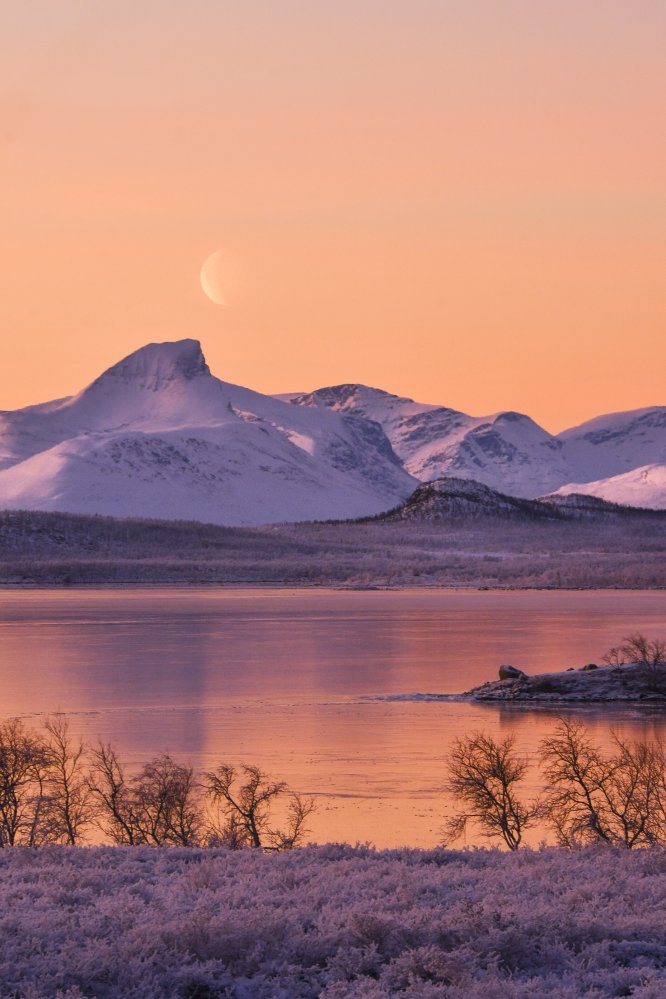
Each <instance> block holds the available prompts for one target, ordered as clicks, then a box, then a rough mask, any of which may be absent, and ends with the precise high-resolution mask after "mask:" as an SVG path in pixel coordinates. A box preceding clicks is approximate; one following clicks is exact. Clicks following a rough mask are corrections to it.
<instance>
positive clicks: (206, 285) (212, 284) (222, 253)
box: [199, 250, 232, 307]
mask: <svg viewBox="0 0 666 999" xmlns="http://www.w3.org/2000/svg"><path fill="white" fill-rule="evenodd" d="M199 280H200V281H201V287H202V288H203V291H204V294H205V295H207V296H208V298H210V300H211V302H215V304H216V305H225V306H227V307H228V306H229V302H228V301H227V298H226V295H227V294H228V291H226V289H227V288H228V287H229V285H230V284H231V283H232V266H231V261H230V260H229V254H228V253H227V251H226V250H216V251H215V253H211V255H210V256H209V257H206V259H205V260H204V262H203V264H202V266H201V273H200V274H199Z"/></svg>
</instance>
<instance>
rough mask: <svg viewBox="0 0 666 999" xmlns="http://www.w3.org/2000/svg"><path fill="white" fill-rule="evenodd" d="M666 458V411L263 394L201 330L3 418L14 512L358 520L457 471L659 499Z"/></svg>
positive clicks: (370, 394)
mask: <svg viewBox="0 0 666 999" xmlns="http://www.w3.org/2000/svg"><path fill="white" fill-rule="evenodd" d="M662 467H663V468H664V469H666V407H651V408H650V407H648V408H643V409H640V410H635V411H627V412H619V413H612V414H606V415H605V416H600V417H596V418H595V419H594V420H591V421H587V423H583V424H581V425H579V426H578V427H574V428H571V429H570V430H567V431H564V432H562V433H561V434H558V435H553V434H549V433H548V432H547V431H546V430H544V429H543V428H542V427H540V426H539V425H538V424H537V423H536V422H535V421H534V420H532V419H531V417H529V416H528V415H526V414H522V413H518V412H515V411H512V410H506V411H502V412H499V413H494V414H490V415H489V416H480V417H476V416H470V415H468V414H465V413H462V412H460V411H458V410H455V409H451V408H449V407H446V406H441V405H433V404H429V403H419V402H417V401H415V400H413V399H408V398H406V397H402V396H397V395H393V394H391V393H389V392H386V391H384V390H382V389H376V388H372V387H370V386H365V385H359V384H355V383H343V384H341V385H338V386H328V387H324V388H321V389H318V390H316V391H315V392H310V393H286V394H283V395H280V396H272V395H264V394H262V393H259V392H255V391H253V390H252V389H249V388H244V387H243V386H238V385H234V384H232V383H229V382H225V381H222V380H221V379H219V378H217V377H216V376H215V375H213V374H212V372H211V370H210V368H209V366H208V364H207V362H206V358H205V356H204V354H203V351H202V349H201V344H200V342H199V341H198V340H195V339H192V338H186V339H183V340H179V341H172V342H166V343H151V344H147V345H145V346H143V347H140V348H139V349H138V350H136V351H134V352H133V353H131V354H129V355H128V356H127V357H124V358H122V359H121V360H120V361H118V362H117V363H116V364H114V365H112V366H111V367H110V368H108V369H107V370H106V371H104V372H102V374H100V375H99V377H97V378H96V379H94V380H93V381H92V382H91V383H90V384H89V385H88V386H86V387H85V388H83V389H82V390H81V391H80V392H78V393H76V394H75V395H72V396H68V397H63V398H61V399H56V400H52V401H50V402H46V403H42V404H37V405H34V406H28V407H25V408H24V409H20V410H15V411H3V412H0V507H3V506H4V507H6V508H8V509H18V508H28V509H42V510H59V511H70V512H73V513H81V514H95V513H100V514H107V515H112V516H121V517H122V516H140V517H141V516H143V517H152V516H159V517H165V518H167V519H180V518H184V519H192V518H194V519H197V520H201V521H209V522H211V523H218V524H227V525H238V526H243V525H248V526H249V525H254V524H262V523H270V522H279V521H285V522H287V521H291V522H295V521H301V520H305V519H312V520H326V519H353V518H358V517H364V516H374V515H375V514H378V513H382V512H384V511H387V510H390V509H392V508H395V507H396V506H399V505H400V504H401V503H403V501H405V500H407V499H408V497H410V496H411V494H412V493H413V492H414V489H415V488H416V487H417V486H418V484H419V483H420V482H432V481H438V480H441V479H443V478H448V479H450V480H451V479H455V480H466V481H474V482H478V483H480V484H481V485H484V486H486V487H488V488H490V489H493V490H496V491H497V492H499V493H502V494H504V495H506V496H513V497H517V498H520V499H526V500H534V499H536V498H537V497H544V496H553V495H555V494H559V495H564V494H568V493H572V492H575V493H578V494H586V493H589V494H592V495H596V496H599V497H601V498H602V499H606V500H609V501H611V502H613V501H615V500H617V499H620V500H621V501H629V502H630V503H631V504H633V505H636V506H653V507H656V508H658V507H661V506H666V474H662V472H661V471H660V469H661V468H662ZM645 469H649V470H650V469H651V471H648V472H646V471H645ZM634 473H635V474H634ZM627 474H629V476H630V481H629V480H626V479H623V478H622V476H626V475H627ZM632 476H633V478H632Z"/></svg>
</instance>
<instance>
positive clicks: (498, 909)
mask: <svg viewBox="0 0 666 999" xmlns="http://www.w3.org/2000/svg"><path fill="white" fill-rule="evenodd" d="M0 890H1V891H2V898H3V907H2V914H1V916H0V994H1V995H2V996H3V997H5V996H10V995H11V996H21V997H23V999H46V997H49V999H53V997H54V996H56V995H57V996H59V997H61V999H80V997H81V996H90V997H92V996H95V997H97V999H110V997H114V999H115V997H118V996H122V997H125V996H127V997H129V996H132V997H137V999H138V997H141V999H158V997H159V999H166V997H169V999H171V997H173V999H175V997H185V999H211V997H213V996H215V997H225V999H231V997H236V999H260V997H261V999H300V997H302V999H306V997H308V999H314V997H319V996H321V997H323V999H384V997H389V996H391V997H392V996H403V997H410V999H411V997H421V999H499V997H502V999H545V997H554V999H555V997H557V999H581V997H599V999H600V997H602V996H604V997H605V996H611V995H631V996H633V997H634V999H658V997H659V996H663V995H664V994H666V941H665V940H664V934H663V918H662V911H663V899H664V896H665V894H666V850H664V849H660V848H653V849H649V850H640V851H633V852H631V851H618V850H613V849H610V848H607V849H600V848H595V849H592V848H590V849H586V850H583V851H580V852H571V851H568V850H566V851H565V850H558V849H545V850H542V851H537V852H532V851H528V850H525V851H521V852H518V853H517V854H512V855H508V854H506V853H500V852H499V851H494V850H475V851H471V852H455V851H444V850H437V851H428V852H426V851H418V850H407V849H405V850H401V851H391V852H384V853H376V852H374V851H372V850H370V849H367V848H353V847H350V846H335V845H329V846H322V847H311V848H306V849H303V850H299V851H294V852H292V853H285V854H279V855H264V854H261V853H259V852H254V851H244V852H239V853H232V852H224V851H204V850H175V849H171V850H168V849H167V850H164V849H162V850H159V849H153V850H151V849H149V848H113V847H95V848H89V849H82V848H65V847H54V848H50V849H48V848H45V849H41V850H37V851H31V850H24V849H14V850H3V851H1V852H0Z"/></svg>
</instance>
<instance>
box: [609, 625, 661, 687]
mask: <svg viewBox="0 0 666 999" xmlns="http://www.w3.org/2000/svg"><path fill="white" fill-rule="evenodd" d="M602 662H605V663H607V664H608V665H609V666H626V665H628V664H631V665H634V666H642V667H643V669H644V670H645V674H646V676H647V679H648V681H649V683H650V686H651V688H652V689H653V690H655V691H656V692H658V693H664V692H665V690H666V641H663V640H662V639H660V638H651V639H649V638H646V637H645V635H642V634H641V633H640V632H634V633H633V634H631V635H627V636H625V638H623V639H622V644H621V645H614V646H613V648H611V649H609V650H608V652H607V653H606V654H605V655H604V656H603V657H602Z"/></svg>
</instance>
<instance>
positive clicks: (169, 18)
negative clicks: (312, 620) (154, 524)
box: [0, 0, 666, 430]
mask: <svg viewBox="0 0 666 999" xmlns="http://www.w3.org/2000/svg"><path fill="white" fill-rule="evenodd" d="M6 6H7V8H8V9H7V11H6V12H5V14H4V15H3V31H2V34H1V36H0V62H1V64H2V66H3V81H4V86H3V91H2V93H1V94H0V144H1V150H2V157H1V162H2V185H1V186H0V218H1V219H2V225H1V226H0V265H1V266H0V316H1V330H2V337H1V341H0V408H7V409H9V408H14V407H17V406H22V405H26V404H28V403H32V402H38V401H43V400H45V399H47V398H51V397H54V396H58V395H63V394H67V393H69V392H72V391H76V390H78V389H79V388H80V387H82V386H83V385H84V384H86V383H87V382H89V381H90V380H91V379H92V378H94V377H95V376H96V375H97V374H98V373H99V372H100V371H101V370H102V369H103V368H105V367H107V366H108V365H109V364H111V363H113V362H114V361H116V360H118V359H119V358H120V357H121V356H122V355H123V354H125V353H127V352H129V351H131V350H133V349H135V348H136V347H138V346H140V345H141V344H143V343H145V342H147V341H150V340H166V339H173V338H178V337H183V336H195V337H198V338H199V339H201V340H202V342H203V346H204V350H205V352H206V355H207V357H208V360H209V363H210V365H211V368H212V370H213V371H214V372H215V374H217V375H219V376H220V377H222V378H224V379H227V380H229V381H234V382H238V383H241V384H245V385H249V386H251V387H253V388H256V389H259V390H261V391H268V392H279V391H288V390H309V389H313V388H316V387H319V386H322V385H326V384H335V383H338V382H343V381H361V382H364V383H366V384H370V385H377V386H379V387H382V388H386V389H389V390H391V391H395V392H399V393H401V394H406V395H411V396H412V397H415V398H417V399H419V400H421V401H426V402H441V403H443V404H446V405H450V406H454V407H456V408H460V409H463V410H465V411H467V412H472V413H476V414H480V413H488V412H492V411H494V410H497V409H501V408H511V409H518V410H520V411H523V412H528V413H530V415H532V416H533V417H534V418H536V419H537V420H538V421H539V422H541V423H543V424H544V425H545V426H546V427H547V428H548V429H551V430H558V429H562V428H563V427H565V426H567V425H571V424H574V423H576V422H579V421H581V420H583V419H586V418H588V417H591V416H593V415H595V414H597V413H600V412H604V411H609V410H614V409H628V408H633V407H638V406H644V405H652V404H659V403H661V404H664V403H666V392H665V390H664V371H666V335H665V327H666V323H665V319H666V308H665V305H664V301H665V295H664V286H665V281H664V276H665V264H666V253H665V252H664V251H665V248H666V245H665V244H666V235H665V233H666V129H665V128H664V94H665V93H666V60H664V58H663V52H664V45H665V43H666V5H665V4H664V3H663V0H641V2H640V3H639V4H636V3H632V2H629V0H622V2H620V0H604V3H597V2H593V0H558V2H557V3H553V2H552V0H503V2H502V3H497V2H496V0H457V2H453V0H410V2H409V3H405V2H404V0H383V2H379V0H376V2H370V0H336V2H335V3H326V4H324V3H319V2H312V0H301V2H295V0H280V2H277V0H263V2H260V0H243V2H237V3H232V2H228V3H227V2H223V0H188V2H187V3H185V2H184V0H142V2H139V3H137V2H136V0H131V2H130V0H114V2H113V3H100V2H91V0H58V2H57V3H54V2H53V0H30V2H27V0H26V2H24V3H21V4H15V5H11V6H10V5H6ZM218 247H227V248H228V250H229V253H230V254H231V255H232V256H233V258H234V259H235V261H236V265H237V268H238V271H239V284H238V288H237V290H236V292H235V293H234V295H233V296H232V299H231V305H230V307H229V308H227V309H225V308H224V307H220V306H217V305H214V304H213V303H212V302H210V301H209V300H208V299H206V297H205V296H204V295H203V293H202V291H201V288H200V285H199V268H200V266H201V263H202V262H203V260H204V258H205V257H206V256H207V255H208V254H209V253H211V252H212V251H213V250H215V249H217V248H218Z"/></svg>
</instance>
